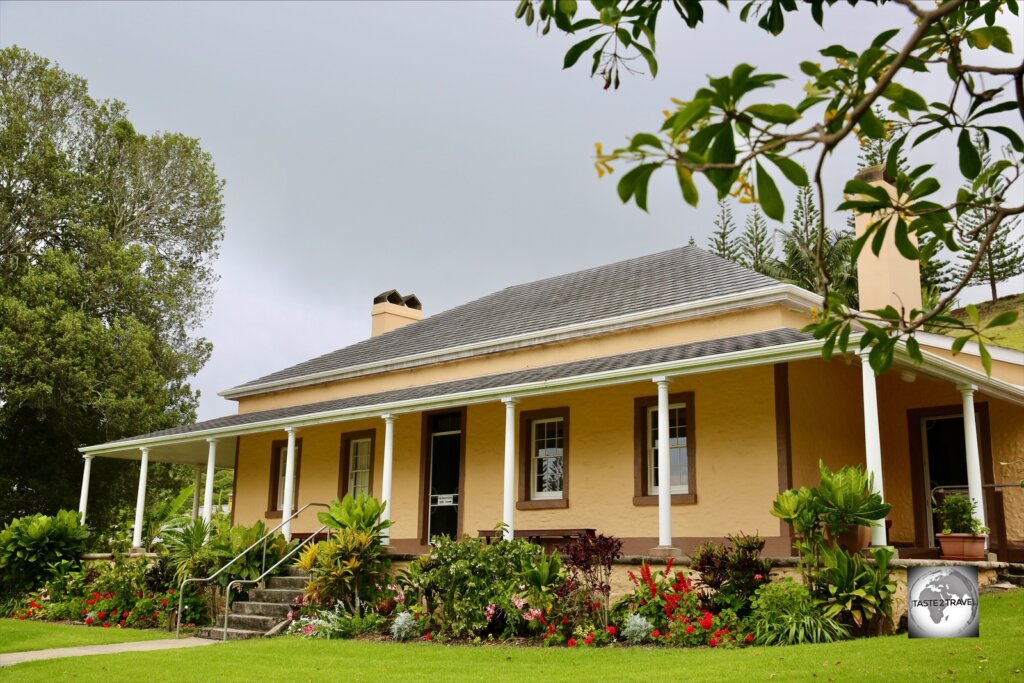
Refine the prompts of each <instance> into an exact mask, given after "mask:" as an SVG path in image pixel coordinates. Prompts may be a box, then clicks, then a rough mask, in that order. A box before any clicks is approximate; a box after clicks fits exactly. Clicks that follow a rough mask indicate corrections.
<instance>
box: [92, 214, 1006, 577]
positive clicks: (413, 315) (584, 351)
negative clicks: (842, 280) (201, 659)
mask: <svg viewBox="0 0 1024 683" xmlns="http://www.w3.org/2000/svg"><path fill="white" fill-rule="evenodd" d="M862 222H863V221H862ZM861 227H862V228H863V225H862V226H861ZM859 265H860V281H861V292H860V297H861V305H862V307H863V308H864V309H871V308H880V307H883V306H884V305H885V304H887V303H890V302H898V303H901V304H903V305H907V306H908V307H909V306H912V305H913V304H914V301H915V300H916V301H917V302H920V281H919V277H918V273H917V270H916V266H917V263H916V262H908V261H906V260H904V259H902V257H900V256H899V254H898V252H896V250H895V249H893V248H892V247H891V245H890V246H888V247H886V249H884V250H883V252H882V254H881V256H880V257H875V256H874V255H873V254H870V253H865V254H864V255H863V256H862V257H861V263H860V264H859ZM818 304H819V300H818V298H817V297H816V296H815V295H814V294H812V293H810V292H807V291H804V290H802V289H800V288H798V287H795V286H793V285H789V284H783V283H781V282H778V281H776V280H773V279H771V278H768V277H765V276H763V275H759V274H757V273H754V272H752V271H749V270H746V269H744V268H742V267H740V266H738V265H736V264H734V263H731V262H728V261H725V260H722V259H720V258H718V257H716V256H714V255H712V254H709V253H707V252H705V251H703V250H701V249H699V248H697V247H682V248H678V249H673V250H670V251H666V252H662V253H658V254H652V255H649V256H644V257H641V258H634V259H629V260H626V261H621V262H618V263H612V264H610V265H605V266H601V267H597V268H591V269H588V270H583V271H579V272H575V273H570V274H567V275H561V276H558V277H552V278H548V279H545V280H539V281H537V282H530V283H526V284H520V285H516V286H513V287H508V288H506V289H503V290H501V291H499V292H495V293H493V294H489V295H487V296H484V297H482V298H479V299H476V300H474V301H470V302H469V303H466V304H463V305H461V306H457V307H455V308H453V309H451V310H448V311H444V312H441V313H437V314H434V315H431V316H427V317H424V316H423V313H422V306H421V304H420V302H419V300H418V299H417V298H416V297H415V296H404V297H403V296H401V295H400V294H399V293H398V292H395V291H389V292H385V293H383V294H381V295H379V296H378V297H376V298H375V299H374V300H373V305H372V311H371V314H372V323H371V327H372V336H371V337H370V338H368V339H366V340H364V341H361V342H359V343H357V344H354V345H352V346H348V347H345V348H342V349H338V350H337V351H333V352H331V353H328V354H326V355H323V356H320V357H318V358H313V359H311V360H308V361H306V362H303V363H300V364H298V365H295V366H292V367H288V368H284V369H282V370H279V371H277V372H274V373H272V374H269V375H266V376H264V377H260V378H258V379H254V380H252V381H249V382H246V383H244V384H240V385H238V386H236V387H234V388H231V389H228V390H226V391H224V392H223V394H222V395H224V396H226V397H227V398H230V399H233V400H235V401H237V402H238V411H237V413H236V414H234V415H229V416H226V417H221V418H218V419H214V420H207V421H204V422H199V423H196V424H190V425H184V426H181V427H176V428H174V429H168V430H164V431H160V432H154V433H151V434H142V435H139V436H135V437H132V438H128V439H123V440H120V441H115V442H111V443H105V444H100V445H95V446H88V447H85V448H82V453H83V455H84V457H85V474H84V477H83V487H82V499H81V510H82V512H83V514H84V513H85V511H86V507H87V499H88V487H89V465H90V462H91V459H92V458H94V457H104V458H122V459H129V460H137V461H138V460H141V462H142V468H141V476H140V482H139V493H138V515H139V518H138V522H139V523H137V525H136V529H137V530H136V534H135V543H136V545H138V544H139V543H140V542H141V532H140V529H141V514H142V509H143V506H144V502H145V492H146V467H147V463H148V462H150V461H161V462H175V463H190V464H194V465H196V467H197V482H198V479H199V471H200V470H201V469H206V472H207V477H206V487H205V494H206V495H205V498H206V507H205V509H206V510H210V509H211V502H212V500H211V496H212V479H213V478H212V476H211V475H212V473H213V470H214V468H216V467H229V468H233V469H234V504H233V519H234V523H242V524H252V523H254V522H256V521H257V520H265V521H266V522H267V523H268V524H269V525H270V526H275V525H277V524H281V526H282V530H283V531H284V533H285V534H286V535H288V536H295V535H302V534H309V533H312V532H314V531H315V530H316V529H317V528H318V527H319V523H318V522H317V519H316V513H317V512H318V511H319V508H317V507H315V506H312V507H307V506H309V504H313V503H326V502H329V501H330V500H332V499H333V498H335V497H338V496H341V495H343V494H345V493H360V492H364V493H368V494H371V495H374V496H377V497H378V498H381V499H383V500H385V501H387V504H388V505H387V514H388V515H389V516H390V517H391V519H392V520H393V522H394V525H393V526H392V528H391V530H390V539H389V543H390V546H391V547H392V548H393V549H394V550H395V552H400V553H418V552H422V551H424V550H425V549H426V548H427V546H428V543H429V541H430V539H431V538H432V537H433V536H435V535H438V534H448V535H451V536H461V535H463V534H469V535H477V534H480V533H484V532H493V530H494V529H495V527H496V525H498V524H504V525H505V527H504V528H505V531H504V533H506V534H510V535H511V534H514V533H518V534H520V535H527V536H531V537H544V536H547V535H550V536H559V535H564V534H566V533H569V532H571V531H573V530H577V529H596V530H597V531H599V532H601V533H606V534H612V535H615V536H617V537H619V538H621V539H623V541H624V544H625V546H624V550H625V551H626V552H627V553H630V554H651V553H653V554H660V555H671V554H678V553H686V552H688V551H690V550H691V549H693V548H694V547H695V546H696V545H697V544H699V543H702V542H703V541H705V540H707V539H709V538H721V537H724V536H725V535H726V534H729V533H733V532H739V531H743V532H747V533H754V532H757V533H760V534H761V535H763V536H765V537H766V538H767V539H768V546H767V549H766V552H768V553H770V554H772V555H788V554H790V550H791V538H790V537H789V534H790V531H789V528H788V527H787V526H785V525H783V524H781V523H780V522H779V520H777V519H776V518H774V517H772V516H771V515H770V514H769V508H770V506H771V503H772V500H773V499H774V497H775V496H776V494H777V493H778V492H779V491H780V490H784V489H787V488H790V487H793V486H802V485H814V484H816V483H817V480H818V461H819V459H821V460H823V461H824V462H825V463H826V464H828V465H829V466H831V467H833V468H838V467H840V466H842V465H844V464H865V465H866V466H867V467H868V469H869V470H870V471H872V472H873V473H874V476H875V486H876V487H877V488H878V489H879V490H880V491H881V492H882V494H883V496H884V498H885V500H886V501H887V502H889V503H891V504H892V505H893V509H892V512H891V514H890V517H889V522H890V524H889V528H888V529H885V528H883V527H879V528H878V529H876V530H875V532H874V535H873V539H872V540H873V543H875V544H884V543H886V542H887V541H888V543H890V544H892V545H895V546H897V547H898V549H899V552H900V554H901V555H902V556H904V557H915V556H916V557H927V556H934V553H935V552H936V551H935V537H934V533H935V531H936V529H935V528H934V522H933V518H932V514H931V504H930V501H931V498H932V492H933V489H934V488H935V487H938V486H945V487H962V489H963V491H964V492H965V493H968V494H969V495H970V496H971V497H972V498H973V499H975V500H976V501H977V503H978V507H979V510H981V511H982V513H983V515H984V516H985V520H986V522H987V524H988V525H989V526H990V527H991V528H992V536H991V539H990V549H991V551H992V552H994V553H996V554H997V555H998V556H999V558H1000V559H1003V560H1006V559H1012V560H1016V561H1021V560H1024V490H1022V489H1020V488H1019V487H1018V488H1016V489H1013V488H1009V487H1000V486H999V485H1000V484H1004V483H1008V482H1013V481H1019V480H1020V479H1022V478H1024V353H1021V352H1018V351H1011V350H1007V349H1000V348H992V350H991V355H992V372H991V376H989V375H987V374H986V373H985V372H984V370H983V369H982V364H981V360H980V357H979V351H978V349H977V347H976V346H974V345H972V344H968V345H967V347H966V348H965V349H964V351H963V352H962V353H960V354H958V355H954V354H953V353H952V351H951V341H952V340H951V339H950V338H949V337H945V336H940V335H936V334H930V333H920V334H918V335H917V340H918V342H919V343H920V346H921V349H922V353H923V356H924V362H923V363H921V364H920V365H915V364H914V363H913V362H912V361H911V360H910V359H909V357H908V356H907V355H906V353H905V350H903V349H902V348H901V351H900V352H899V353H898V354H897V358H896V361H895V364H894V367H893V368H892V369H891V370H890V371H888V372H886V373H885V374H883V375H880V376H876V375H875V373H874V372H873V371H872V370H871V368H870V367H869V365H868V364H867V362H866V359H862V358H861V357H858V356H857V355H856V354H847V355H845V356H839V355H837V356H836V357H834V358H833V359H832V360H831V361H830V362H826V361H824V360H823V359H822V354H821V351H822V344H821V342H820V341H817V340H815V339H813V338H812V337H811V336H810V335H808V334H805V333H802V332H801V331H800V330H801V328H803V327H804V326H805V325H806V324H807V323H808V321H809V320H810V319H811V316H812V310H813V307H814V306H816V305H818ZM855 338H856V335H855ZM852 347H854V348H855V347H856V345H855V344H854V345H852ZM665 475H668V476H667V479H668V481H665V479H666V477H665ZM198 488H199V487H198V486H197V490H198ZM196 503H197V507H198V498H197V501H196ZM296 511H299V512H298V514H296ZM887 533H888V538H886V534H887Z"/></svg>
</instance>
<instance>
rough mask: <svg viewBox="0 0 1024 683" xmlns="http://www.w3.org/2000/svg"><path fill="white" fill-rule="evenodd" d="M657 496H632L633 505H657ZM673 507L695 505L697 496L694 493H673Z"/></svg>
mask: <svg viewBox="0 0 1024 683" xmlns="http://www.w3.org/2000/svg"><path fill="white" fill-rule="evenodd" d="M657 504H658V497H657V496H633V505H657ZM672 504H673V505H696V504H697V494H696V493H673V494H672Z"/></svg>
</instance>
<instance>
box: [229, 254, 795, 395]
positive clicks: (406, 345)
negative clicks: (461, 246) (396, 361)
mask: <svg viewBox="0 0 1024 683" xmlns="http://www.w3.org/2000/svg"><path fill="white" fill-rule="evenodd" d="M773 284H778V283H777V281H776V280H773V279H771V278H769V277H766V276H764V275H760V274H758V273H755V272H753V271H751V270H747V269H746V268H743V267H742V266H739V265H736V264H735V263H732V262H730V261H727V260H725V259H721V258H719V257H717V256H715V255H714V254H711V253H709V252H706V251H704V250H703V249H700V248H699V247H690V246H686V247H680V248H678V249H672V250H669V251H663V252H660V253H657V254H650V255H648V256H641V257H639V258H634V259H629V260H627V261H619V262H618V263H612V264H609V265H605V266H599V267H597V268H589V269H587V270H581V271H578V272H575V273H569V274H567V275H559V276H557V277H552V278H547V279H545V280H538V281H536V282H529V283H526V284H522V285H515V286H513V287H507V288H505V289H503V290H501V291H499V292H495V293H494V294H488V295H487V296H484V297H482V298H480V299H476V300H475V301H470V302H469V303H466V304H462V305H461V306H456V307H455V308H451V309H449V310H447V311H443V312H441V313H437V314H435V315H432V316H429V317H427V318H425V319H423V320H421V321H418V322H415V323H412V324H410V325H407V326H405V327H402V328H400V329H397V330H393V331H391V332H388V333H386V334H383V335H380V336H378V337H372V338H370V339H366V340H364V341H361V342H358V343H356V344H353V345H351V346H347V347H345V348H342V349H338V350H337V351H332V352H330V353H328V354H325V355H323V356H319V357H317V358H313V359H311V360H307V361H304V362H302V363H299V364H298V365H293V366H291V367H289V368H285V369H283V370H279V371H277V372H273V373H271V374H269V375H265V376H263V377H260V378H258V379H254V380H252V381H249V382H246V383H245V384H242V385H239V386H238V387H235V389H243V388H245V387H249V386H254V385H260V384H264V383H267V382H274V381H280V380H289V379H297V378H300V377H303V376H305V375H311V374H316V373H321V372H330V371H334V370H342V369H344V368H347V367H350V366H353V365H362V364H364V363H373V362H377V361H386V360H389V359H393V358H401V357H403V356H408V355H412V354H417V353H425V352H430V351H440V350H443V349H447V348H452V347H455V346H462V345H464V344H472V343H476V342H486V341H490V340H496V339H501V338H504V337H508V336H512V335H517V334H526V333H530V332H539V331H543V330H547V329H552V328H556V327H562V326H565V325H572V324H578V323H586V322H591V321H595V320H601V319H605V318H610V317H614V316H619V315H627V314H630V313H639V312H642V311H647V310H652V309H657V308H662V307H665V306H672V305H675V304H681V303H688V302H694V301H699V300H701V299H707V298H711V297H716V296H722V295H727V294H736V293H739V292H744V291H749V290H752V289H759V288H762V287H767V286H770V285H773Z"/></svg>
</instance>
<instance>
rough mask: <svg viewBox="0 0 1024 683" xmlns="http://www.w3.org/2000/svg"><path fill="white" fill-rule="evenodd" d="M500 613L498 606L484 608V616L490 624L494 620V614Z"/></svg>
mask: <svg viewBox="0 0 1024 683" xmlns="http://www.w3.org/2000/svg"><path fill="white" fill-rule="evenodd" d="M497 611H498V606H497V605H487V607H485V608H484V616H485V617H487V622H488V623H490V621H491V619H493V618H494V613H495V612H497Z"/></svg>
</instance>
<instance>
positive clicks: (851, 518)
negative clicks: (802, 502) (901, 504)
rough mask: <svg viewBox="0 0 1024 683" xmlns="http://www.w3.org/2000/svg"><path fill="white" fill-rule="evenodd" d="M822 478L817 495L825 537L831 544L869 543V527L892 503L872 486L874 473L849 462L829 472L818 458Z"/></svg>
mask: <svg viewBox="0 0 1024 683" xmlns="http://www.w3.org/2000/svg"><path fill="white" fill-rule="evenodd" d="M818 469H819V471H820V475H821V481H820V482H819V484H818V488H817V489H816V490H815V491H816V498H817V499H818V505H819V509H820V511H821V518H822V526H823V527H824V531H825V538H826V540H828V542H829V543H830V544H831V545H832V547H834V548H842V549H844V550H846V551H847V552H850V553H856V552H860V551H861V550H863V549H865V548H867V547H868V545H869V544H870V543H871V527H873V526H878V524H879V523H880V522H879V520H882V519H885V516H886V515H887V514H889V511H890V510H891V509H892V506H891V505H889V504H888V503H883V502H882V496H881V495H880V494H878V493H877V492H876V491H875V490H874V488H875V487H874V477H872V475H870V474H868V473H867V472H866V471H865V469H864V467H863V466H857V467H851V466H849V465H847V466H845V467H842V468H840V469H838V470H836V471H835V472H832V471H830V470H829V469H828V467H826V466H825V463H824V462H822V461H819V462H818Z"/></svg>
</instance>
